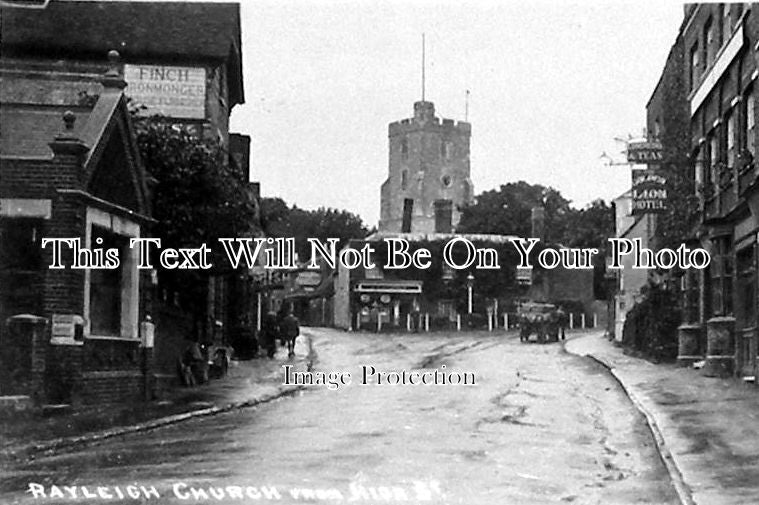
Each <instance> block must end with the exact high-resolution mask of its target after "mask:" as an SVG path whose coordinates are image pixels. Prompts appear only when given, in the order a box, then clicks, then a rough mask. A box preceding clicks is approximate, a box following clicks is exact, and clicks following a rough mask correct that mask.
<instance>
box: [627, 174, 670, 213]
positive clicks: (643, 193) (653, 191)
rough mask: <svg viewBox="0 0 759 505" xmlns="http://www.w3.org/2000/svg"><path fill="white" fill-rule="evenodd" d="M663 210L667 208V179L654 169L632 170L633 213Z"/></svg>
mask: <svg viewBox="0 0 759 505" xmlns="http://www.w3.org/2000/svg"><path fill="white" fill-rule="evenodd" d="M665 210H667V179H666V178H665V177H664V176H663V175H661V173H659V172H658V171H656V170H633V171H632V213H633V215H636V214H647V213H655V212H663V211H665Z"/></svg>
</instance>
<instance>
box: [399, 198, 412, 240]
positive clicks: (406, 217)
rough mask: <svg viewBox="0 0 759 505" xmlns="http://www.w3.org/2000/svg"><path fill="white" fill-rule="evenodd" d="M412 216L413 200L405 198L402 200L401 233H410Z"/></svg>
mask: <svg viewBox="0 0 759 505" xmlns="http://www.w3.org/2000/svg"><path fill="white" fill-rule="evenodd" d="M413 215H414V200H413V199H411V198H406V199H404V200H403V222H402V223H401V233H411V218H412V216H413Z"/></svg>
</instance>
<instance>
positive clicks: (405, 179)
mask: <svg viewBox="0 0 759 505" xmlns="http://www.w3.org/2000/svg"><path fill="white" fill-rule="evenodd" d="M407 187H408V170H402V171H401V189H402V190H404V191H405V190H406V188H407Z"/></svg>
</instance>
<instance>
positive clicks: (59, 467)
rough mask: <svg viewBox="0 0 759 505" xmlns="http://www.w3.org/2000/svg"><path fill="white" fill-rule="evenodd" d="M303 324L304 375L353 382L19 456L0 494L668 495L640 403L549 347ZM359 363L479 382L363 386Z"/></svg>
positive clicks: (329, 497) (641, 499)
mask: <svg viewBox="0 0 759 505" xmlns="http://www.w3.org/2000/svg"><path fill="white" fill-rule="evenodd" d="M305 331H306V332H307V333H308V332H310V334H311V336H312V338H313V347H314V349H315V351H316V353H317V360H316V362H315V363H314V367H313V371H314V372H320V371H326V372H328V371H335V372H339V373H342V372H350V373H351V374H352V383H351V384H349V385H345V386H340V387H339V388H338V389H337V390H330V389H328V388H326V387H324V386H312V387H309V388H307V389H306V390H305V391H302V392H298V393H296V394H294V395H292V396H289V397H283V398H281V399H279V400H276V401H273V402H270V403H267V404H265V405H260V406H258V407H256V408H249V409H243V410H237V411H233V412H229V413H226V414H221V415H218V416H214V417H210V418H201V419H196V420H191V421H186V422H183V423H180V424H177V425H173V426H169V427H165V428H162V429H157V430H154V431H150V432H146V433H139V434H133V435H128V436H124V437H120V438H117V439H113V440H109V441H106V442H103V443H101V444H97V445H90V446H85V447H80V448H78V449H76V450H73V451H69V452H65V453H59V454H51V455H44V456H38V457H37V458H36V459H35V460H32V461H27V462H20V463H18V464H16V465H14V466H13V467H9V468H6V469H5V470H6V471H5V472H4V473H3V476H2V477H0V493H2V496H5V500H3V501H4V502H5V501H7V502H10V503H114V502H124V503H129V502H133V503H359V504H376V503H409V504H411V503H436V504H439V503H451V504H453V503H461V504H491V503H492V504H533V503H534V504H542V503H582V504H586V503H587V504H596V503H598V504H633V503H636V504H637V503H651V504H668V503H677V501H676V495H675V492H674V490H673V488H672V486H671V483H670V480H669V477H668V475H667V473H666V470H665V468H664V466H663V465H662V463H661V461H660V459H659V456H658V454H657V452H656V448H655V445H654V443H653V440H652V437H651V435H650V433H649V432H648V430H647V428H646V425H645V422H644V420H643V418H642V417H641V415H640V414H639V413H638V412H637V411H636V410H635V409H634V407H633V406H632V405H631V403H630V402H629V400H628V399H627V398H626V397H625V396H624V394H623V392H622V391H621V389H620V388H619V386H618V385H617V384H616V383H615V382H614V381H613V379H611V378H610V377H609V376H608V374H607V373H606V371H605V370H604V369H603V368H601V367H600V366H599V365H597V364H595V363H593V362H591V361H590V360H586V359H583V358H579V357H576V356H572V355H569V354H566V353H565V352H564V351H563V349H562V347H561V345H560V344H549V345H538V344H520V343H519V339H518V337H517V336H516V335H513V334H507V335H504V334H503V333H501V334H488V333H474V334H466V335H463V334H455V333H454V334H449V335H446V334H429V335H411V336H409V335H397V336H391V335H380V336H377V335H371V334H348V333H342V332H337V331H330V330H305ZM361 365H367V366H371V367H374V369H376V370H378V371H388V372H389V371H400V370H404V369H405V370H407V371H411V370H412V369H417V368H419V367H424V368H425V369H428V370H438V371H440V372H444V373H451V372H453V373H462V374H463V373H465V372H467V373H472V374H474V377H475V380H476V385H470V386H453V385H445V386H443V385H438V386H435V385H376V384H374V382H375V381H374V380H370V381H369V382H370V384H367V385H362V384H361V379H362V377H361V368H360V367H361ZM443 365H445V367H446V368H445V369H443V368H442V367H443ZM283 377H284V374H283ZM390 379H391V380H392V377H391V378H390ZM64 486H68V487H67V488H65V487H64ZM75 486H76V487H75ZM61 495H62V497H61ZM43 496H44V497H43ZM121 497H123V499H121Z"/></svg>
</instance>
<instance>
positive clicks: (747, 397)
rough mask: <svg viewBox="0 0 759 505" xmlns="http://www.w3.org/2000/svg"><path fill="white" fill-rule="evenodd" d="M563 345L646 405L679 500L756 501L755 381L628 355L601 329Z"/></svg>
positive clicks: (702, 504) (758, 403)
mask: <svg viewBox="0 0 759 505" xmlns="http://www.w3.org/2000/svg"><path fill="white" fill-rule="evenodd" d="M565 348H566V350H567V351H568V352H570V353H573V354H576V355H581V356H589V357H591V358H593V359H595V360H597V361H599V362H601V363H602V364H603V365H604V366H606V367H607V368H608V369H609V371H610V372H611V373H612V374H613V375H614V377H615V378H616V379H617V381H618V382H619V383H620V385H621V386H622V387H623V388H624V390H625V392H626V393H627V395H628V396H629V397H630V399H631V400H632V401H633V403H634V404H636V406H637V407H638V408H639V410H641V411H642V412H643V414H644V415H645V416H646V418H647V420H648V423H649V426H650V427H651V429H652V432H653V435H654V438H655V440H656V442H657V445H658V446H659V448H660V453H661V455H662V459H663V460H664V462H665V465H666V466H667V467H668V469H669V470H670V474H671V475H672V477H673V481H675V486H676V488H677V491H678V494H679V495H680V501H681V502H682V503H685V504H693V503H695V504H699V505H713V504H714V505H722V504H741V505H743V504H745V505H755V504H757V503H759V493H758V492H757V483H759V387H756V386H754V385H751V384H745V383H743V382H741V381H738V380H737V379H718V378H710V377H705V376H703V375H702V374H701V372H700V371H699V370H695V369H692V368H683V367H678V366H677V365H674V364H656V365H655V364H653V363H650V362H648V361H646V360H643V359H640V358H635V357H631V356H628V355H625V354H624V353H623V350H622V348H620V347H618V346H616V345H615V344H614V343H613V342H610V341H609V340H607V339H606V338H605V337H604V336H603V335H602V334H600V333H592V334H589V335H585V336H580V337H576V338H572V339H569V340H568V341H567V342H566V345H565Z"/></svg>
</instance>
